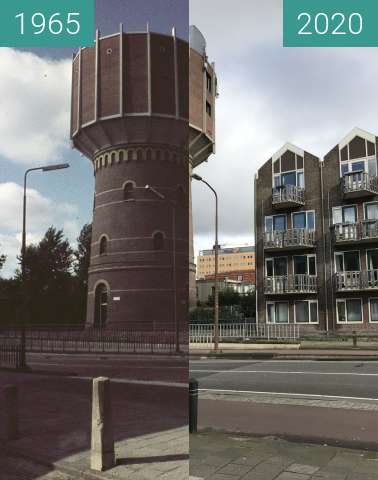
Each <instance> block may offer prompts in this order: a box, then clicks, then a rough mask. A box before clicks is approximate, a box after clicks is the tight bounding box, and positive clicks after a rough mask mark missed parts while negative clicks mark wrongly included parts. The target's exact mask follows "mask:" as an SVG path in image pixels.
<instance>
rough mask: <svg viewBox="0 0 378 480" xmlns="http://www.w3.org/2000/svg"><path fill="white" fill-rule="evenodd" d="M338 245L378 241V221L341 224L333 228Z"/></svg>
mask: <svg viewBox="0 0 378 480" xmlns="http://www.w3.org/2000/svg"><path fill="white" fill-rule="evenodd" d="M333 228H334V240H335V242H336V243H339V242H340V243H342V242H353V241H361V240H377V239H378V220H364V221H362V222H356V223H339V224H336V225H334V226H333Z"/></svg>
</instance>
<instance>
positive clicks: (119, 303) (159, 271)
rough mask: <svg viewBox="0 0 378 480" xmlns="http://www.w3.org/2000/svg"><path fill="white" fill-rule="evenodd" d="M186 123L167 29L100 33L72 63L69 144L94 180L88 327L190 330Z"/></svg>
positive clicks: (181, 82) (181, 53)
mask: <svg viewBox="0 0 378 480" xmlns="http://www.w3.org/2000/svg"><path fill="white" fill-rule="evenodd" d="M188 119H189V46H188V43H187V42H185V41H183V40H181V39H180V38H177V37H176V35H175V31H174V30H173V32H172V35H171V36H167V35H161V34H157V33H151V32H149V31H148V28H147V31H146V32H138V33H124V32H123V29H122V27H121V29H120V32H119V33H117V34H114V35H110V36H106V37H100V34H99V33H98V32H97V35H96V42H95V46H94V47H90V48H83V49H80V50H79V52H78V53H77V55H76V56H75V57H74V59H73V68H72V109H71V138H72V142H73V146H74V147H75V148H76V149H78V150H79V151H80V152H81V153H82V154H83V155H85V156H86V157H88V158H89V159H90V160H91V161H92V163H93V167H94V174H95V198H94V211H93V232H92V247H91V259H90V268H89V277H88V308H87V325H88V326H91V325H94V326H110V327H123V328H130V329H133V330H146V331H151V330H156V331H157V330H162V329H170V330H173V329H174V328H175V326H176V325H177V324H179V325H180V329H181V330H182V329H184V328H185V329H186V328H187V312H188V278H189V269H188V263H189V262H188V251H189V231H188V230H189V228H188V226H189V180H188V155H189V152H188V142H189V128H188V125H189V122H188ZM147 185H148V186H149V187H150V188H146V186H147Z"/></svg>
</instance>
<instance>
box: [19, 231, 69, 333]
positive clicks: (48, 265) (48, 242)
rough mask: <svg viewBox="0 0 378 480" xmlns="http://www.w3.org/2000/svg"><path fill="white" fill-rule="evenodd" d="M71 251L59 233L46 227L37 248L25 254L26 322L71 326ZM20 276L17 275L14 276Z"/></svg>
mask: <svg viewBox="0 0 378 480" xmlns="http://www.w3.org/2000/svg"><path fill="white" fill-rule="evenodd" d="M72 272H73V251H72V248H71V247H70V244H69V241H68V240H67V239H66V238H64V234H63V230H56V229H55V228H54V227H50V228H49V229H48V230H47V232H46V233H45V235H44V237H43V238H42V240H41V241H40V242H39V244H38V245H29V246H28V247H27V248H26V252H25V293H26V296H27V305H28V313H29V321H30V323H34V324H54V323H55V324H60V323H71V322H72V321H73V319H72V318H71V314H72V297H73V294H74V290H75V289H74V285H73V282H72ZM18 276H19V277H20V273H18Z"/></svg>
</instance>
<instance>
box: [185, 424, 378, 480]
mask: <svg viewBox="0 0 378 480" xmlns="http://www.w3.org/2000/svg"><path fill="white" fill-rule="evenodd" d="M190 475H191V476H192V477H191V479H193V480H194V479H203V480H378V453H375V452H366V451H361V450H349V449H344V448H337V447H330V446H326V445H310V444H298V443H290V442H286V441H284V440H278V439H276V438H274V437H264V438H256V437H250V436H241V435H238V434H233V435H232V434H223V433H215V432H211V433H210V432H209V433H207V432H205V433H200V434H196V435H191V437H190Z"/></svg>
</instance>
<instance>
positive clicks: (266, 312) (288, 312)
mask: <svg viewBox="0 0 378 480" xmlns="http://www.w3.org/2000/svg"><path fill="white" fill-rule="evenodd" d="M276 303H284V304H286V305H287V322H286V323H277V322H276ZM268 305H273V306H274V322H273V323H272V322H269V321H268V318H269V317H268ZM265 315H266V317H265V318H266V323H267V325H289V324H290V308H289V302H285V301H282V302H281V301H277V302H275V301H269V302H266V304H265Z"/></svg>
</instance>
